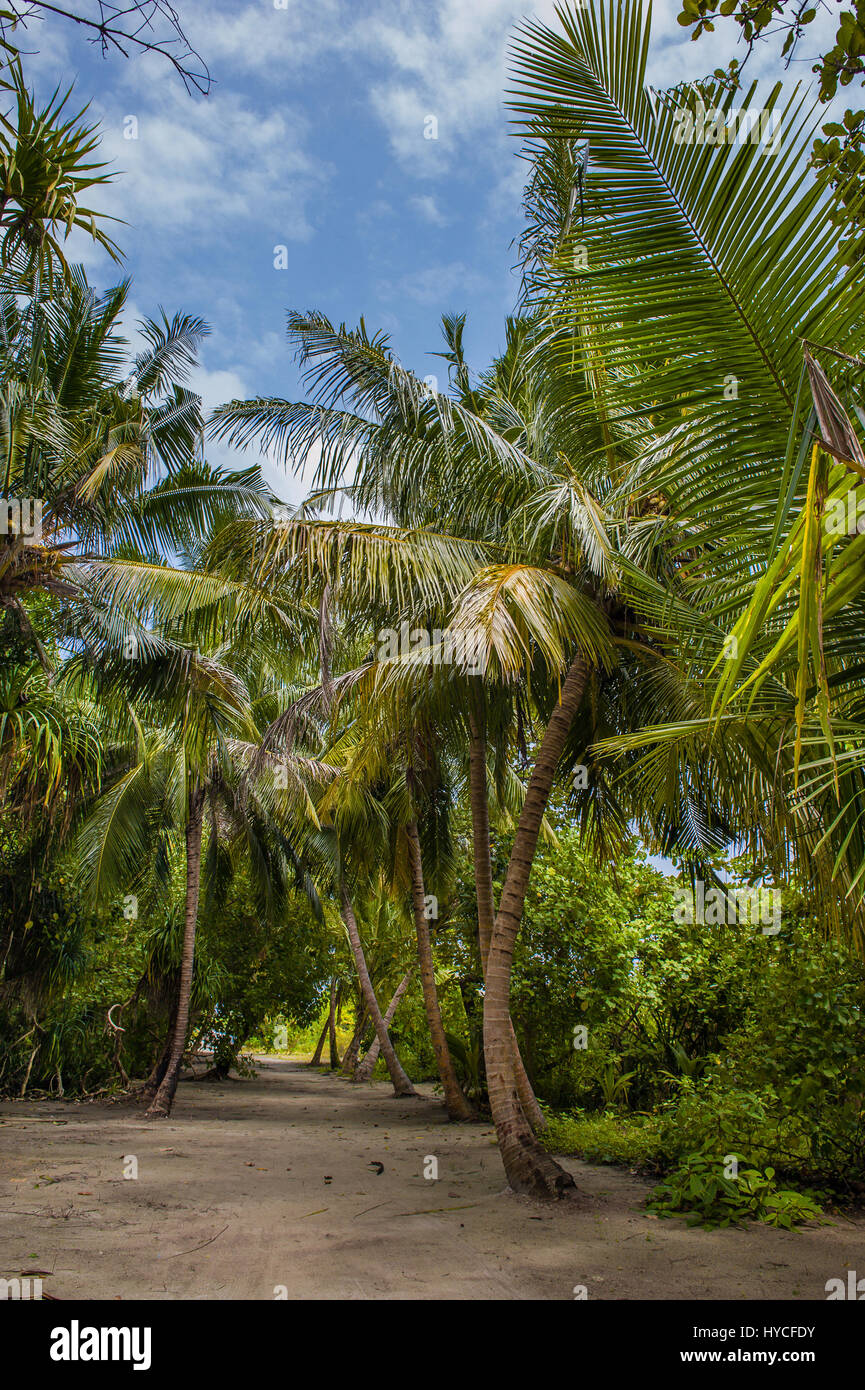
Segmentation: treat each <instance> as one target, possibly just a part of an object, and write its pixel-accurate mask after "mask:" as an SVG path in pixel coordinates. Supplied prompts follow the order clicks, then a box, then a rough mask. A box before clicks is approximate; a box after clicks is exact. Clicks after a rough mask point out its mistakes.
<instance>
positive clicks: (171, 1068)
mask: <svg viewBox="0 0 865 1390" xmlns="http://www.w3.org/2000/svg"><path fill="white" fill-rule="evenodd" d="M203 824H204V792H203V790H202V789H201V787H199V786H196V787H195V788H194V789H193V790H192V792H191V794H190V805H189V818H188V820H187V822H186V916H185V920H184V924H183V954H182V956H181V960H180V986H179V989H178V994H177V1015H176V1017H175V1020H174V1036H173V1038H172V1040H171V1055H170V1057H169V1059H168V1066H167V1068H166V1071H165V1075H164V1076H163V1078H162V1081H161V1082H160V1085H159V1090H158V1091H157V1092H156V1095H155V1096H154V1098H153V1102H152V1104H151V1105H150V1107H149V1109H148V1110H146V1111H145V1114H146V1115H147V1116H148V1118H150V1119H167V1117H168V1116H169V1115H170V1114H171V1106H172V1102H173V1100H174V1092H175V1091H176V1090H177V1078H178V1077H179V1075H180V1064H181V1062H182V1061H183V1049H184V1047H185V1046H186V1033H187V1030H188V1028H189V1005H190V1000H191V998H192V970H193V965H194V962H195V927H196V923H197V921H198V891H199V887H200V884H201V832H202V827H203Z"/></svg>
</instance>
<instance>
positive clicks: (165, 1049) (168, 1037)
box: [141, 989, 177, 1101]
mask: <svg viewBox="0 0 865 1390" xmlns="http://www.w3.org/2000/svg"><path fill="white" fill-rule="evenodd" d="M176 1022H177V990H176V989H173V990H172V993H171V1005H170V1007H169V1010H168V1027H167V1029H166V1032H165V1041H164V1043H163V1044H162V1051H161V1052H160V1054H159V1056H158V1057H157V1059H156V1061H155V1062H154V1064H153V1069H152V1071H151V1073H150V1075H149V1076H148V1078H147V1080H146V1081H145V1083H144V1085H143V1086H142V1088H141V1094H142V1097H144V1098H145V1099H147V1100H148V1101H150V1100H152V1099H153V1097H154V1096H155V1095H156V1092H157V1091H158V1090H159V1086H160V1083H161V1081H162V1078H163V1076H164V1075H165V1073H166V1072H167V1070H168V1063H169V1061H170V1059H171V1044H172V1040H173V1038H174V1029H175V1025H176Z"/></svg>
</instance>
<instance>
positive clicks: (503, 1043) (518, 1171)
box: [484, 654, 588, 1197]
mask: <svg viewBox="0 0 865 1390" xmlns="http://www.w3.org/2000/svg"><path fill="white" fill-rule="evenodd" d="M587 678H588V667H587V665H586V663H585V661H584V660H583V658H582V657H581V656H580V655H579V654H577V656H576V657H575V658H574V660H573V662H572V663H571V667H570V670H569V671H568V674H567V677H566V679H565V683H564V685H563V686H562V691H561V696H560V699H559V703H558V704H557V705H556V707H555V709H554V710H553V712H552V715H551V716H550V722H549V724H548V725H547V727H546V730H545V732H544V737H543V740H542V742H541V746H540V749H539V751H538V756H537V760H536V762H535V766H534V768H533V770H532V775H531V778H530V780H529V786H528V790H527V792H526V799H525V802H524V804H523V809H522V812H521V814H520V819H519V824H518V825H517V833H516V835H515V837H514V844H513V849H512V850H511V857H510V861H509V863H508V871H507V874H506V876H505V884H504V888H503V889H502V897H501V902H500V903H499V910H498V913H497V915H496V920H495V924H494V927H493V932H492V938H491V940H490V951H489V958H488V961H487V977H486V992H485V997H484V1055H485V1057H486V1065H487V1084H488V1086H489V1093H490V1105H491V1107H492V1112H493V1121H494V1123H495V1126H496V1135H497V1137H498V1141H499V1148H500V1150H501V1155H502V1161H503V1163H504V1165H505V1172H506V1173H507V1176H508V1182H509V1183H510V1186H511V1187H512V1188H513V1189H514V1191H515V1192H527V1193H530V1194H532V1195H534V1196H536V1197H561V1196H563V1195H564V1192H565V1191H566V1189H567V1188H572V1187H574V1185H575V1184H574V1180H573V1178H572V1177H571V1175H570V1173H567V1172H565V1170H564V1168H562V1167H560V1165H559V1164H558V1163H556V1161H555V1160H554V1159H553V1158H551V1157H550V1156H549V1154H547V1153H544V1151H543V1149H542V1148H541V1146H540V1145H539V1144H538V1142H537V1140H536V1139H535V1137H534V1135H533V1134H532V1131H531V1128H530V1126H529V1124H528V1122H527V1120H526V1118H525V1115H524V1114H523V1112H522V1108H521V1106H520V1103H519V1098H518V1096H517V1091H516V1086H515V1085H514V1078H513V1061H512V1058H513V1054H512V1051H511V1044H510V1032H509V1029H508V1022H509V1013H508V1003H509V997H510V987H511V964H512V961H513V954H514V943H515V941H516V936H517V932H518V930H519V925H520V920H521V918H522V914H523V904H524V902H525V896H526V889H527V887H528V882H529V874H530V873H531V868H532V862H533V860H534V857H535V851H536V849H537V844H538V834H539V832H540V828H541V821H542V819H543V816H544V812H545V810H546V808H547V803H548V801H549V797H550V790H551V788H552V785H553V777H554V776H555V772H556V767H557V765H558V762H559V758H560V757H561V755H562V750H563V748H564V746H565V740H566V739H567V736H568V731H569V729H570V727H571V724H572V723H573V720H574V716H575V715H576V712H577V710H578V709H579V706H580V702H581V700H582V698H583V691H584V690H585V687H586V680H587Z"/></svg>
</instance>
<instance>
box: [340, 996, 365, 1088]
mask: <svg viewBox="0 0 865 1390" xmlns="http://www.w3.org/2000/svg"><path fill="white" fill-rule="evenodd" d="M368 1018H369V1013H368V1012H367V1008H366V1005H365V1004H364V1003H363V1002H361V1003H359V1004H358V1009H357V1021H356V1023H355V1025H354V1032H353V1033H352V1035H351V1041H350V1043H349V1045H348V1047H347V1048H346V1049H345V1053H344V1055H343V1059H342V1074H343V1076H345V1077H348V1078H349V1079H351V1077H353V1076H354V1071H355V1067H356V1066H357V1059H358V1056H359V1054H360V1045H361V1043H362V1042H363V1035H364V1033H365V1032H366V1025H367V1020H368Z"/></svg>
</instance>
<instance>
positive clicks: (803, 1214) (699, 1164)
mask: <svg viewBox="0 0 865 1390" xmlns="http://www.w3.org/2000/svg"><path fill="white" fill-rule="evenodd" d="M732 1158H737V1155H733V1154H727V1155H725V1157H724V1158H719V1157H718V1156H717V1155H712V1154H691V1155H690V1156H689V1157H688V1158H686V1159H685V1160H684V1161H683V1162H682V1163H681V1164H680V1165H679V1166H678V1168H675V1169H674V1170H673V1172H672V1173H669V1174H668V1176H667V1177H666V1178H665V1179H664V1181H663V1182H662V1183H661V1184H660V1185H659V1186H658V1187H656V1188H655V1190H654V1192H653V1193H652V1194H651V1196H650V1199H649V1201H648V1203H647V1206H648V1209H649V1211H653V1212H656V1213H657V1215H658V1216H663V1217H670V1216H681V1217H684V1218H685V1220H686V1222H687V1224H688V1225H689V1226H704V1227H706V1228H707V1229H709V1230H712V1229H714V1228H716V1227H724V1226H739V1225H742V1224H743V1223H744V1222H746V1221H762V1222H763V1223H764V1224H766V1225H768V1226H781V1227H783V1228H784V1230H787V1231H792V1230H793V1229H794V1228H795V1227H796V1226H798V1225H800V1224H801V1223H802V1222H803V1221H822V1220H825V1218H824V1217H823V1215H822V1212H821V1209H820V1206H819V1204H818V1203H817V1202H816V1201H815V1200H814V1197H813V1196H811V1195H809V1194H807V1193H803V1192H794V1191H791V1190H788V1189H780V1188H779V1187H778V1186H777V1184H776V1182H775V1169H774V1168H771V1167H769V1168H766V1169H765V1170H764V1171H761V1170H760V1169H758V1168H740V1169H739V1170H738V1172H737V1174H736V1176H735V1177H733V1176H728V1171H729V1169H730V1167H731V1165H730V1159H732Z"/></svg>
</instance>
